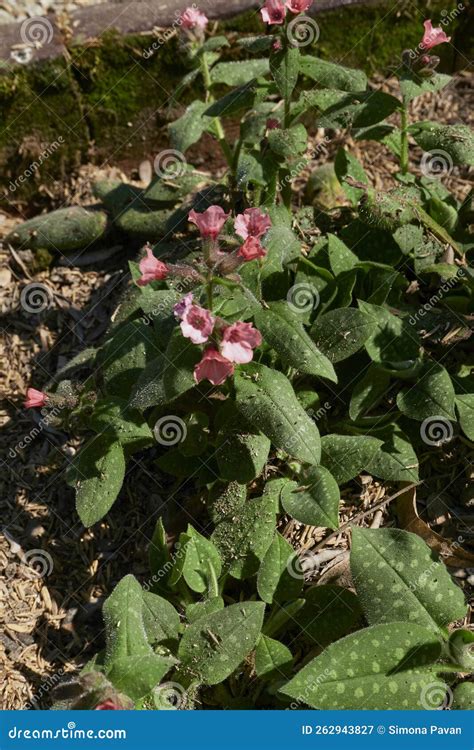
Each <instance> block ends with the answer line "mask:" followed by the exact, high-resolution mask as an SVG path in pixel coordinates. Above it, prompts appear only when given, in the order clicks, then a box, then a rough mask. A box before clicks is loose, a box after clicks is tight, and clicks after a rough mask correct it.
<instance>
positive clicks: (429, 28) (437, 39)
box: [420, 20, 451, 49]
mask: <svg viewBox="0 0 474 750" xmlns="http://www.w3.org/2000/svg"><path fill="white" fill-rule="evenodd" d="M423 26H424V27H425V33H424V34H423V39H422V40H421V43H420V47H422V48H423V49H431V48H432V47H436V46H437V45H438V44H443V43H444V42H450V41H451V37H450V36H446V34H445V33H444V31H443V29H442V28H440V27H439V26H438V27H436V28H433V24H432V23H431V21H429V20H428V21H425V22H424V24H423Z"/></svg>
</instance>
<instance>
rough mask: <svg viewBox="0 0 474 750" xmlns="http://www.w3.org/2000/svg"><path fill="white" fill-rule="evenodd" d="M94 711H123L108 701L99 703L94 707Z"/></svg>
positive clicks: (116, 704)
mask: <svg viewBox="0 0 474 750" xmlns="http://www.w3.org/2000/svg"><path fill="white" fill-rule="evenodd" d="M94 711H123V708H122V706H119V705H118V703H114V702H113V701H112V700H110V699H109V700H106V701H103V703H99V705H98V706H96V707H95V709H94Z"/></svg>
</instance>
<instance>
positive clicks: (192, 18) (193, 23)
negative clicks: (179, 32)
mask: <svg viewBox="0 0 474 750" xmlns="http://www.w3.org/2000/svg"><path fill="white" fill-rule="evenodd" d="M179 20H180V21H181V26H182V27H183V29H191V30H192V29H199V30H200V31H204V29H205V28H206V26H207V24H208V23H209V19H208V17H207V16H206V14H205V13H201V11H200V10H199V8H196V7H195V6H192V7H191V8H186V10H184V11H183V12H182V13H181V15H180V17H179Z"/></svg>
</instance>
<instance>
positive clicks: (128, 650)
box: [103, 575, 176, 701]
mask: <svg viewBox="0 0 474 750" xmlns="http://www.w3.org/2000/svg"><path fill="white" fill-rule="evenodd" d="M143 609H144V600H143V594H142V589H141V586H140V584H139V583H138V581H137V580H136V578H134V577H133V576H132V575H128V576H125V578H122V580H121V581H120V582H119V583H118V584H117V586H116V587H115V589H114V590H113V592H112V594H111V595H110V596H109V598H108V599H107V601H106V602H105V604H104V608H103V615H104V622H105V631H106V649H105V659H104V668H105V674H106V676H107V678H108V679H109V680H110V681H111V682H112V684H113V686H114V687H115V688H116V689H117V690H119V691H120V692H123V693H125V694H126V695H128V696H130V698H132V699H133V700H135V701H137V700H139V699H140V698H142V697H144V696H145V695H146V694H147V693H149V692H150V691H151V690H152V689H153V688H154V687H155V685H157V684H158V683H159V682H161V680H162V678H163V677H164V676H165V674H166V673H167V672H168V671H169V669H170V668H171V666H172V665H173V664H175V663H176V659H174V658H173V657H172V656H171V654H169V653H168V654H166V652H165V651H163V654H158V653H155V652H154V651H153V649H152V648H151V646H150V644H149V643H148V638H147V630H146V627H145V621H144V617H143ZM147 617H148V615H147ZM147 621H148V627H150V624H149V620H147Z"/></svg>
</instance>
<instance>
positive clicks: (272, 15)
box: [260, 0, 286, 24]
mask: <svg viewBox="0 0 474 750" xmlns="http://www.w3.org/2000/svg"><path fill="white" fill-rule="evenodd" d="M260 14H261V16H262V20H263V21H264V23H269V24H282V23H283V22H284V21H285V16H286V8H285V4H284V3H283V2H282V0H265V5H264V6H263V8H260Z"/></svg>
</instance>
